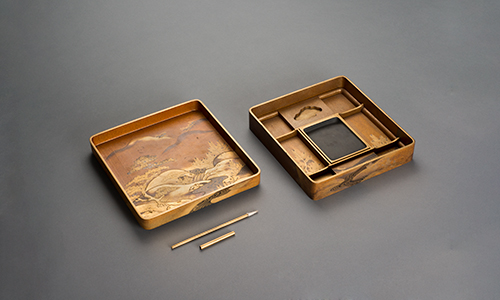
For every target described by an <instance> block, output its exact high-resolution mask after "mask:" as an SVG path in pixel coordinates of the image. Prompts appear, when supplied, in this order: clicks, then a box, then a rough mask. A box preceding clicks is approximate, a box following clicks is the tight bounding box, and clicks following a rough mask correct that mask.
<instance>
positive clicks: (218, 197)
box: [139, 173, 260, 230]
mask: <svg viewBox="0 0 500 300" xmlns="http://www.w3.org/2000/svg"><path fill="white" fill-rule="evenodd" d="M259 183H260V173H259V174H256V175H254V176H252V177H251V178H250V179H247V180H245V181H242V182H239V183H236V184H234V185H232V186H228V187H226V188H224V189H221V190H218V191H216V192H215V193H212V194H210V195H207V196H206V197H203V198H200V199H198V200H196V201H192V202H190V203H187V204H185V205H183V206H181V207H178V208H176V209H175V210H172V211H168V212H165V213H164V214H162V215H160V216H157V217H155V218H153V219H149V220H142V222H139V223H140V224H141V226H142V227H143V228H144V229H148V230H149V229H154V228H156V227H158V226H161V225H163V224H166V223H169V222H171V221H174V220H176V219H178V218H181V217H183V216H186V215H188V214H190V213H193V212H196V211H198V210H200V209H202V208H204V207H207V206H209V205H212V204H215V203H218V202H220V201H222V200H225V199H227V198H230V197H231V196H234V195H236V194H239V193H241V192H243V191H246V190H249V189H251V188H253V187H256V186H257V185H259Z"/></svg>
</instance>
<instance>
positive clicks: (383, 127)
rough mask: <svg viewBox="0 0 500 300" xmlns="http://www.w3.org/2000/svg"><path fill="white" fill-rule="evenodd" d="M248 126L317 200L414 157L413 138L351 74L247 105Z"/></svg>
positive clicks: (308, 193) (312, 197)
mask: <svg viewBox="0 0 500 300" xmlns="http://www.w3.org/2000/svg"><path fill="white" fill-rule="evenodd" d="M249 114H250V129H251V130H252V132H253V133H254V134H255V135H256V136H257V137H258V138H259V139H260V140H261V142H262V143H263V144H264V145H265V146H266V147H267V148H268V149H269V151H270V152H271V153H272V154H273V155H274V156H275V158H276V159H277V160H278V161H279V162H280V163H281V165H282V166H283V167H284V168H285V169H286V170H287V171H288V173H289V174H290V175H291V176H292V177H293V178H294V179H295V181H296V182H297V183H298V184H299V185H300V186H301V187H302V189H303V190H304V191H305V192H306V194H307V195H308V196H309V197H310V198H311V199H313V200H318V199H322V198H324V197H327V196H329V195H331V194H334V193H336V192H339V191H341V190H343V189H345V188H348V187H350V186H352V185H354V184H357V183H360V182H362V181H364V180H367V179H369V178H372V177H374V176H376V175H379V174H382V173H384V172H386V171H389V170H391V169H393V168H396V167H398V166H400V165H403V164H405V163H407V162H409V161H411V160H412V158H413V150H414V147H415V140H414V139H413V138H412V137H411V136H410V135H408V134H407V133H406V132H405V131H404V130H403V129H402V128H401V127H400V126H399V125H398V124H397V123H396V122H394V121H393V120H392V119H391V118H390V117H389V116H388V115H387V114H386V113H385V112H383V111H382V110H381V109H380V108H379V107H378V106H377V105H376V104H375V103H374V102H373V101H372V100H371V99H370V98H368V97H367V96H366V95H365V94H364V93H363V92H361V90H360V89H359V88H358V87H356V86H355V85H354V84H353V83H352V82H351V81H350V80H349V79H348V78H347V77H345V76H338V77H335V78H332V79H329V80H326V81H323V82H320V83H317V84H315V85H312V86H309V87H306V88H303V89H301V90H298V91H296V92H293V93H290V94H287V95H284V96H281V97H278V98H276V99H273V100H269V101H267V102H264V103H262V104H259V105H256V106H254V107H252V108H250V110H249Z"/></svg>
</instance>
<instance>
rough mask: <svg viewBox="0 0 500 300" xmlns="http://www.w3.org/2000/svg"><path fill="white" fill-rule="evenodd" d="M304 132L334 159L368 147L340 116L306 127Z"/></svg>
mask: <svg viewBox="0 0 500 300" xmlns="http://www.w3.org/2000/svg"><path fill="white" fill-rule="evenodd" d="M304 132H305V133H306V134H307V135H308V136H309V137H310V138H311V140H312V141H313V142H314V143H315V144H316V145H317V146H318V147H319V148H320V149H321V150H322V151H323V152H324V153H325V154H326V155H327V156H328V158H330V160H332V161H333V160H336V159H338V158H341V157H343V156H346V155H349V154H351V153H353V152H356V151H358V150H361V149H364V148H366V145H365V144H364V143H363V142H362V141H361V140H360V139H359V138H358V137H357V136H356V135H355V134H354V133H353V132H352V131H351V130H350V129H349V128H348V127H347V126H346V125H345V124H344V123H343V122H342V121H341V120H340V119H339V118H332V119H328V120H326V121H323V122H321V123H318V124H314V125H312V126H309V127H306V128H304Z"/></svg>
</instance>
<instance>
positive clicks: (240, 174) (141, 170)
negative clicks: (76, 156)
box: [90, 100, 260, 229]
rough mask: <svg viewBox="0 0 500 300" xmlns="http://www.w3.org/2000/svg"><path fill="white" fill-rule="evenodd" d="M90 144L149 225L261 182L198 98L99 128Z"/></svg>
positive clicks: (145, 225) (142, 222) (140, 218)
mask: <svg viewBox="0 0 500 300" xmlns="http://www.w3.org/2000/svg"><path fill="white" fill-rule="evenodd" d="M90 144H91V147H92V150H93V152H94V154H95V156H96V157H97V159H98V160H99V162H100V163H101V165H102V166H103V168H104V169H105V170H106V172H107V173H108V175H109V176H110V178H111V179H112V181H113V183H114V184H115V186H116V187H117V189H118V190H119V191H120V193H121V195H122V197H123V198H124V200H125V202H126V203H127V205H128V206H129V208H130V209H131V211H132V212H133V213H134V216H135V217H136V219H137V220H138V222H139V224H140V225H141V226H142V227H143V228H145V229H152V228H155V227H158V226H160V225H162V224H165V223H167V222H170V221H172V220H174V219H177V218H179V217H182V216H184V215H186V214H189V213H191V212H194V211H197V210H199V209H201V208H203V207H206V206H208V205H210V204H212V203H216V202H219V201H221V200H223V199H225V198H228V197H230V196H232V195H234V194H236V193H239V192H241V191H244V190H247V189H250V188H252V187H254V186H256V185H258V184H259V180H260V170H259V168H258V167H257V165H256V164H255V163H254V162H253V161H252V160H251V158H250V157H249V156H248V155H247V154H246V153H245V152H244V151H243V149H241V147H240V146H239V145H238V144H237V143H236V141H235V140H234V139H233V138H232V137H231V136H230V135H229V133H228V132H227V131H226V130H225V129H224V128H223V126H222V125H221V124H220V123H219V122H218V121H217V120H216V119H215V117H214V116H213V115H212V114H211V113H210V111H209V110H208V109H207V108H206V107H205V105H204V104H203V103H202V102H201V101H200V100H192V101H188V102H185V103H183V104H180V105H177V106H174V107H171V108H168V109H165V110H163V111H160V112H157V113H154V114H151V115H149V116H146V117H143V118H140V119H137V120H134V121H131V122H128V123H125V124H123V125H120V126H117V127H115V128H112V129H109V130H106V131H103V132H101V133H98V134H96V135H94V136H92V137H91V138H90Z"/></svg>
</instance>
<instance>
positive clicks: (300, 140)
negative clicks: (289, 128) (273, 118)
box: [279, 131, 328, 174]
mask: <svg viewBox="0 0 500 300" xmlns="http://www.w3.org/2000/svg"><path fill="white" fill-rule="evenodd" d="M279 142H280V143H281V146H282V147H283V148H284V149H285V151H286V153H288V155H289V156H290V157H291V158H292V159H293V161H294V162H295V163H296V164H297V165H298V166H299V168H300V169H301V170H302V171H303V172H305V173H306V174H312V173H315V172H318V171H320V170H322V169H324V168H326V167H327V166H328V161H326V159H325V158H323V157H322V155H321V154H320V153H318V151H316V149H315V148H314V147H313V146H312V145H311V144H310V143H309V142H308V141H307V140H306V139H305V138H304V137H303V136H302V135H301V134H299V133H298V132H297V131H295V132H293V133H292V134H289V135H287V136H285V137H283V138H281V139H280V140H279Z"/></svg>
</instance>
